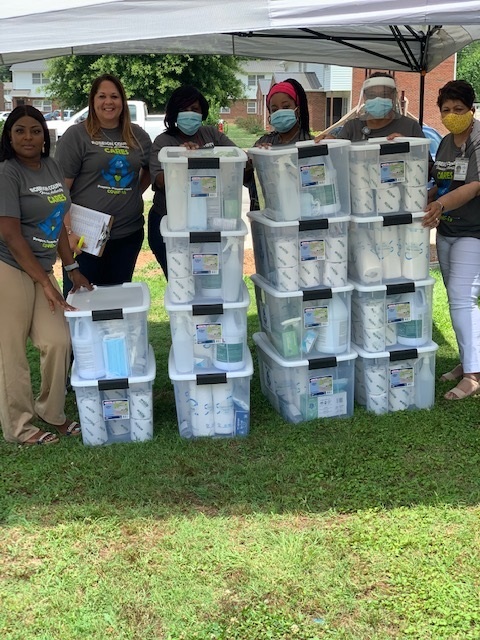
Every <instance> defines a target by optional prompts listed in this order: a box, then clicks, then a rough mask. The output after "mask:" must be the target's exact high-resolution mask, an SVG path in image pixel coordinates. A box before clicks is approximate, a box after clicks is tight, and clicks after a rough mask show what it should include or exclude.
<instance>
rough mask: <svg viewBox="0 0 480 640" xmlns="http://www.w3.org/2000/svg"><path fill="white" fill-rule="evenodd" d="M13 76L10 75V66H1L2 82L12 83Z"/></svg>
mask: <svg viewBox="0 0 480 640" xmlns="http://www.w3.org/2000/svg"><path fill="white" fill-rule="evenodd" d="M11 81H12V74H11V73H10V66H9V65H6V64H3V65H0V82H11Z"/></svg>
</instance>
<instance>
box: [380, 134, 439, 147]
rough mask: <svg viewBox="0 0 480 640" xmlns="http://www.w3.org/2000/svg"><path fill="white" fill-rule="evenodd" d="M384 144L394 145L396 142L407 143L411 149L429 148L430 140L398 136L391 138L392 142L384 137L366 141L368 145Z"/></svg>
mask: <svg viewBox="0 0 480 640" xmlns="http://www.w3.org/2000/svg"><path fill="white" fill-rule="evenodd" d="M385 142H387V143H388V144H395V143H396V142H409V143H410V146H411V147H430V140H429V139H428V138H413V137H409V136H398V137H396V138H393V140H389V139H388V138H386V137H380V138H369V139H368V144H370V143H373V144H384V143H385Z"/></svg>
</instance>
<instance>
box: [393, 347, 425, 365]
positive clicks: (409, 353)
mask: <svg viewBox="0 0 480 640" xmlns="http://www.w3.org/2000/svg"><path fill="white" fill-rule="evenodd" d="M417 358H418V349H399V350H398V351H390V362H399V361H400V360H413V359H417Z"/></svg>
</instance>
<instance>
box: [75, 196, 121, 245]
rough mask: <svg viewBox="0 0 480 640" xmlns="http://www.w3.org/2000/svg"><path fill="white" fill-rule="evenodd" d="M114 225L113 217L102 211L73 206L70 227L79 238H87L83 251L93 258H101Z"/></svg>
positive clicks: (77, 205)
mask: <svg viewBox="0 0 480 640" xmlns="http://www.w3.org/2000/svg"><path fill="white" fill-rule="evenodd" d="M112 224H113V216H111V215H109V214H108V213H103V212H102V211H96V210H95V209H89V208H88V207H82V206H81V205H79V204H72V206H71V207H70V227H71V229H72V231H73V233H75V234H76V235H77V236H83V237H84V238H85V241H84V246H83V247H82V251H84V252H85V253H90V254H91V255H93V256H101V255H102V253H103V250H104V249H105V245H106V244H107V241H108V239H109V238H110V229H111V228H112Z"/></svg>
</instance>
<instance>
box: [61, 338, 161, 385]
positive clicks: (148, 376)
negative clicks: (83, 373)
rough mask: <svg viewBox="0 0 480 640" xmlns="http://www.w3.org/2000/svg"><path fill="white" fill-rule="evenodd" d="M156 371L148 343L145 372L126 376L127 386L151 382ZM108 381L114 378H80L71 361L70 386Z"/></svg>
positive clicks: (153, 357) (153, 356) (151, 349)
mask: <svg viewBox="0 0 480 640" xmlns="http://www.w3.org/2000/svg"><path fill="white" fill-rule="evenodd" d="M156 373H157V365H156V362H155V354H154V353H153V348H152V345H151V344H149V345H148V365H147V372H146V373H145V374H144V375H143V376H131V377H129V378H128V384H129V386H130V385H132V384H141V383H143V382H152V380H155V375H156ZM121 380H122V383H123V381H124V380H125V378H121ZM106 381H108V382H109V383H111V382H114V381H115V378H100V380H85V379H84V378H81V377H80V376H79V375H78V373H77V368H76V366H75V360H74V361H73V365H72V373H71V376H70V383H71V385H72V387H73V388H74V389H77V388H79V387H98V383H99V382H106Z"/></svg>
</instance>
